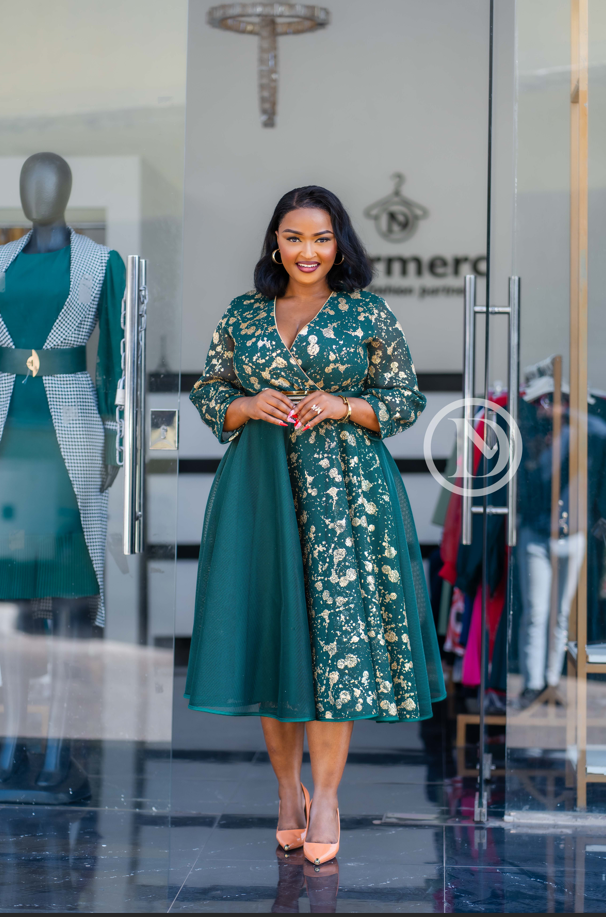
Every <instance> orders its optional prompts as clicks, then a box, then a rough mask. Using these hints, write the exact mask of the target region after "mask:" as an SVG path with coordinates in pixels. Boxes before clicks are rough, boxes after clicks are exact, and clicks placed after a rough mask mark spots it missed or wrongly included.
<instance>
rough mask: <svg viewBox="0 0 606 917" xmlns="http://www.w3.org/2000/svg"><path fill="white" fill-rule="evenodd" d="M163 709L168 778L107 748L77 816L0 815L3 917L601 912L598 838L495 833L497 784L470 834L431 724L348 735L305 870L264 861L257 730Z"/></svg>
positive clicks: (160, 754)
mask: <svg viewBox="0 0 606 917" xmlns="http://www.w3.org/2000/svg"><path fill="white" fill-rule="evenodd" d="M178 687H179V686H178ZM175 709H176V718H175V723H176V732H175V737H174V748H175V752H174V756H173V761H172V764H171V763H170V761H169V759H168V757H167V754H166V749H164V748H161V747H138V748H136V749H134V750H132V753H131V754H130V755H129V754H127V753H126V752H125V750H124V748H121V747H118V748H116V749H112V748H111V747H108V748H107V749H104V752H103V754H102V755H101V756H100V757H99V760H100V761H101V765H103V761H106V762H107V763H108V765H109V763H111V762H112V761H113V762H115V764H112V766H111V768H109V766H108V769H107V771H106V772H105V768H104V767H103V766H100V769H99V775H98V777H97V778H96V779H97V783H98V786H99V791H98V793H95V797H94V798H93V801H92V803H91V805H90V806H88V807H80V808H77V807H70V808H51V807H47V808H43V807H38V808H37V807H30V806H15V805H13V806H10V805H5V806H3V807H0V911H1V912H6V913H8V912H13V911H20V912H23V911H27V912H29V911H42V912H55V913H68V912H72V911H74V912H84V913H103V912H104V913H130V912H132V913H150V912H157V913H166V912H179V911H182V912H192V913H197V912H199V913H297V912H302V913H308V912H310V913H333V912H341V913H409V912H410V913H413V912H417V913H440V912H446V913H454V912H458V913H476V912H477V913H502V912H506V913H550V912H567V913H581V912H586V913H594V912H595V913H602V912H603V907H604V905H603V901H604V899H605V897H606V826H605V827H604V830H602V828H601V825H598V826H597V827H596V826H592V827H591V830H589V828H587V827H586V828H583V827H579V826H577V827H567V828H565V829H563V828H562V827H561V826H560V827H559V828H557V827H550V826H543V827H533V828H529V827H528V826H526V827H524V826H521V825H516V826H513V825H508V824H507V823H504V822H503V821H502V818H501V816H502V814H503V808H502V807H503V802H504V787H503V786H502V784H501V783H500V782H499V780H498V779H497V780H496V781H495V783H494V787H493V790H492V795H491V811H490V816H491V817H490V820H489V823H488V825H487V826H486V827H477V826H475V825H474V824H473V821H472V816H473V801H474V792H475V786H474V780H473V778H471V777H460V776H457V775H456V768H455V764H454V757H453V755H452V750H451V749H450V748H449V745H448V742H447V741H446V736H445V734H444V732H443V730H442V725H441V722H440V720H439V718H436V720H434V721H430V722H428V723H425V724H421V725H411V726H392V725H381V726H378V725H376V724H374V723H368V722H362V723H358V724H356V727H355V729H354V738H353V742H352V751H351V756H350V761H349V763H348V766H347V769H346V775H345V778H344V782H343V786H342V792H341V794H340V805H341V814H342V844H341V852H340V854H339V857H338V859H337V860H336V861H333V862H332V863H329V864H326V865H325V866H323V867H321V868H320V870H319V871H318V870H316V869H314V868H313V867H312V866H311V865H310V864H308V863H306V862H305V861H304V859H303V857H302V855H301V852H300V851H295V852H293V853H292V854H291V855H290V856H288V857H287V856H285V854H284V852H283V851H280V850H279V849H278V850H277V849H276V843H275V824H276V821H275V820H276V812H277V794H276V786H275V781H274V778H273V775H272V772H271V768H270V765H269V762H268V760H267V755H266V753H265V751H264V746H263V740H262V735H261V732H260V728H259V725H260V724H259V722H258V720H256V719H255V718H250V719H231V718H223V717H209V716H208V717H207V716H204V715H201V714H192V713H189V712H187V711H186V710H185V708H184V704H183V703H182V702H181V699H180V697H179V694H178V691H177V692H176V698H175ZM112 755H113V757H112ZM129 761H130V762H131V765H130V767H131V769H132V768H134V769H135V771H134V772H133V773H130V772H128V773H127V770H128V768H127V762H129ZM117 762H121V763H120V766H118V764H117ZM304 780H306V781H307V780H310V775H309V764H308V762H306V763H305V764H304ZM126 786H128V787H129V790H128V792H124V787H126ZM169 794H170V795H171V804H170V808H167V807H166V805H165V804H164V803H163V800H166V799H168V797H169ZM100 802H103V805H101V804H100Z"/></svg>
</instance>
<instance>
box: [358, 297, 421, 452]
mask: <svg viewBox="0 0 606 917" xmlns="http://www.w3.org/2000/svg"><path fill="white" fill-rule="evenodd" d="M367 347H368V361H369V362H368V365H369V368H368V376H367V382H366V386H365V390H364V392H363V393H362V394H361V396H360V397H361V398H364V400H365V401H368V403H369V404H370V405H371V406H372V408H373V410H374V412H375V414H376V416H377V420H378V421H379V427H380V433H374V434H373V433H372V432H371V431H368V432H369V434H370V435H371V436H373V435H374V436H375V437H380V438H381V439H384V438H385V437H386V436H394V435H395V434H396V433H400V432H401V431H402V430H405V429H406V428H407V427H411V426H412V425H413V423H414V422H415V421H416V420H417V418H418V417H420V415H421V414H422V412H423V411H424V410H425V405H426V404H427V399H426V397H425V395H423V394H421V392H420V391H419V388H418V385H417V376H416V373H415V368H414V366H413V363H412V360H411V357H410V351H409V349H408V344H407V343H406V338H405V337H404V332H403V331H402V328H401V327H400V323H399V322H398V321H397V319H396V317H395V315H394V314H393V312H392V311H391V309H389V307H387V306H384V307H383V308H380V309H378V311H377V315H376V318H375V322H374V334H373V337H372V339H370V340H369V341H368V342H367Z"/></svg>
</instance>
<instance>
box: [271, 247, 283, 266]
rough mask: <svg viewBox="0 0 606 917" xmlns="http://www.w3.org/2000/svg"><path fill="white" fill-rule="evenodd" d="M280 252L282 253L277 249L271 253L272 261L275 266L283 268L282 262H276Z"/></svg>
mask: <svg viewBox="0 0 606 917" xmlns="http://www.w3.org/2000/svg"><path fill="white" fill-rule="evenodd" d="M279 251H280V249H279V248H277V249H276V250H275V251H274V252H272V253H271V260H272V261H273V263H274V264H278V265H280V266H281V265H282V262H281V261H276V255H277V254H278V252H279Z"/></svg>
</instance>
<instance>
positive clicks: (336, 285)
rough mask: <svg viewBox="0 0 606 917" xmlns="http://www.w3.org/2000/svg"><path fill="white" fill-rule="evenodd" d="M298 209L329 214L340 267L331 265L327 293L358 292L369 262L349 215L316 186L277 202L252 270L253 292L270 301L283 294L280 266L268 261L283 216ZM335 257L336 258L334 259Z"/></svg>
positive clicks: (367, 279)
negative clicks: (258, 258) (304, 208)
mask: <svg viewBox="0 0 606 917" xmlns="http://www.w3.org/2000/svg"><path fill="white" fill-rule="evenodd" d="M301 207H309V208H312V207H313V208H318V209H319V210H325V211H326V213H328V214H329V216H330V219H331V222H332V229H333V232H334V234H335V237H336V240H337V249H338V252H339V253H341V254H342V255H343V263H342V264H338V265H337V264H335V265H333V267H332V268H331V269H330V271H329V272H328V274H327V275H326V280H327V282H328V286H329V287H330V289H331V290H334V291H335V292H337V291H344V292H346V293H353V292H354V291H355V290H362V289H364V287H367V286H368V284H369V283H370V282H371V280H372V275H373V269H372V263H371V261H370V258H369V257H368V255H367V254H366V250H365V248H364V246H363V245H362V243H361V241H360V239H359V238H358V236H357V234H356V231H355V230H354V228H353V226H352V224H351V220H350V218H349V214H348V213H347V211H346V209H345V207H344V206H343V204H342V203H341V201H340V200H339V198H338V197H337V196H336V194H333V193H332V191H327V190H326V188H320V187H319V186H318V185H307V186H306V187H305V188H295V189H294V190H293V191H289V192H288V194H285V195H284V197H282V198H280V200H279V201H278V205H277V207H276V209H275V210H274V213H273V216H272V218H271V220H270V222H269V226H268V227H267V232H266V233H265V240H264V242H263V250H262V253H261V258H260V260H259V261H258V262H257V266H256V267H255V288H256V289H257V291H258V292H259V293H262V294H263V296H267V297H268V298H269V299H273V298H274V297H275V296H283V295H284V293H285V292H286V285H287V283H288V274H287V272H286V270H285V269H284V268H283V267H282V265H280V264H275V262H274V261H272V257H271V253H272V252H273V251H275V249H276V248H277V242H276V230H277V229H278V227H279V226H280V223H281V222H282V220H283V219H284V217H285V216H286V214H287V213H290V211H291V210H298V209H299V208H301ZM337 257H338V256H337Z"/></svg>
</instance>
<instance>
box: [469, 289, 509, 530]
mask: <svg viewBox="0 0 606 917" xmlns="http://www.w3.org/2000/svg"><path fill="white" fill-rule="evenodd" d="M464 295H465V300H464V332H463V398H464V401H465V406H464V408H463V411H464V424H463V442H462V443H461V445H460V453H459V454H461V456H462V465H463V467H462V478H463V497H462V507H461V510H462V512H461V542H462V544H466V545H470V544H471V540H472V514H477V513H483V512H484V508H483V507H482V506H474V507H473V508H472V491H471V487H470V486H468V485H469V484H471V481H472V479H473V468H471V467H470V464H471V458H472V450H471V438H470V437H469V436H468V435H467V430H469V429H470V427H471V425H472V424H473V413H474V412H473V402H472V399H473V397H474V378H475V336H476V321H475V319H476V315H478V314H483V315H486V312H487V311H488V313H489V315H507V316H508V319H509V360H508V372H507V376H508V380H507V387H508V393H509V394H508V404H507V407H508V410H509V415H510V417H511V420H512V423H510V425H509V431H508V443H509V463H510V467H512V465H513V464H514V460H515V458H516V455H515V449H516V439H515V436H514V430H515V429H517V422H518V393H519V389H520V278H519V277H510V278H509V304H508V305H507V306H490V307H489V308H488V310H487V308H486V306H478V305H476V277H475V275H474V274H467V275H466V276H465V292H464ZM486 320H487V321H488V315H486ZM514 424H515V427H514ZM516 504H517V481H516V476H515V474H514V475H513V476H512V477H511V480H510V481H509V484H508V486H507V506H506V507H501V508H497V507H489V508H488V512H489V513H491V514H492V515H507V545H508V546H509V547H513V546H514V545H515V544H516Z"/></svg>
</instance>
